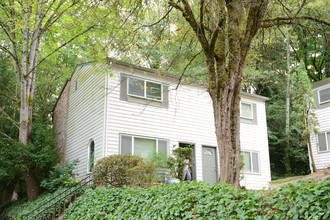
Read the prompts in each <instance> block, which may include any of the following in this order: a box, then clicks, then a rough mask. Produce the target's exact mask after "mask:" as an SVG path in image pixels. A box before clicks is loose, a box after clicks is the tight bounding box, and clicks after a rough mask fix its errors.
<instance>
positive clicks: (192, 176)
mask: <svg viewBox="0 0 330 220" xmlns="http://www.w3.org/2000/svg"><path fill="white" fill-rule="evenodd" d="M179 147H183V148H185V147H188V148H192V149H193V152H192V156H191V157H192V160H191V178H192V179H191V180H196V162H195V161H196V160H195V144H192V143H181V142H179Z"/></svg>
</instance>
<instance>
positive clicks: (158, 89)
mask: <svg viewBox="0 0 330 220" xmlns="http://www.w3.org/2000/svg"><path fill="white" fill-rule="evenodd" d="M178 80H179V77H178V76H175V75H171V74H168V73H164V72H160V71H157V70H152V69H149V68H144V67H139V66H135V65H132V64H128V63H124V62H120V61H112V62H111V64H109V65H108V66H106V65H104V64H97V63H85V64H80V65H77V67H76V69H75V71H74V73H73V74H72V77H71V79H70V80H68V81H67V83H66V85H65V86H64V88H63V91H62V93H61V95H60V97H59V99H58V102H57V104H56V106H55V107H54V130H55V135H56V139H57V146H58V148H59V150H60V151H62V152H63V153H64V156H65V159H66V160H69V161H73V160H75V159H79V161H80V162H79V164H78V165H77V167H76V168H75V170H74V172H76V173H79V174H80V176H83V175H84V174H86V173H88V172H90V171H91V168H92V166H93V164H92V163H93V161H97V160H98V159H100V158H102V157H105V156H108V155H111V154H134V155H140V156H142V157H148V155H150V154H151V153H153V152H165V153H167V154H171V152H172V150H173V149H174V148H175V147H178V146H181V147H192V148H193V150H194V153H193V168H192V176H193V179H195V180H197V181H207V182H210V183H216V182H217V180H218V177H219V175H220V173H219V158H218V147H217V141H216V135H215V128H214V116H213V107H212V101H211V98H210V96H209V94H208V92H207V85H205V84H204V83H202V82H196V81H193V80H191V79H187V78H183V79H182V80H181V82H180V86H178V88H176V87H177V85H178ZM241 96H242V99H241V132H240V134H241V137H240V138H241V148H242V154H243V155H244V164H245V167H244V175H243V176H244V178H243V179H242V181H241V185H243V186H245V187H246V188H248V189H262V188H268V185H269V182H270V180H271V176H270V163H269V152H268V138H267V126H266V112H265V101H266V100H267V98H265V97H262V96H258V95H254V94H249V93H244V92H242V94H241Z"/></svg>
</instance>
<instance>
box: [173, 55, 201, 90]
mask: <svg viewBox="0 0 330 220" xmlns="http://www.w3.org/2000/svg"><path fill="white" fill-rule="evenodd" d="M202 52H203V51H202V50H201V51H199V52H198V53H196V54H195V55H194V56H193V57H192V58H191V60H190V61H189V63H188V64H187V65H186V66H185V68H184V69H183V71H182V74H181V76H180V78H179V80H178V84H177V85H176V87H175V90H177V89H178V88H179V85H180V83H181V80H182V77H183V75H184V74H185V72H186V70H187V68H188V67H189V66H190V64H191V63H192V62H193V61H194V59H195V58H196V57H197V56H198V55H199V54H201V53H202Z"/></svg>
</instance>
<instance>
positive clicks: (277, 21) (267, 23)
mask: <svg viewBox="0 0 330 220" xmlns="http://www.w3.org/2000/svg"><path fill="white" fill-rule="evenodd" d="M294 20H310V21H314V22H316V23H319V24H323V25H326V26H330V23H329V22H327V21H325V20H322V19H319V18H315V17H311V16H295V17H290V18H287V17H277V18H270V19H265V20H263V21H262V23H263V24H262V26H261V27H263V28H265V27H266V28H267V27H273V26H276V25H281V24H290V23H285V22H289V21H294Z"/></svg>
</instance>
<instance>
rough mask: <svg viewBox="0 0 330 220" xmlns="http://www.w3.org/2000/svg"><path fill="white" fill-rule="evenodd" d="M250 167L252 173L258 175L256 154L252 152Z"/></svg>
mask: <svg viewBox="0 0 330 220" xmlns="http://www.w3.org/2000/svg"><path fill="white" fill-rule="evenodd" d="M252 167H253V172H254V173H259V160H258V153H255V152H252Z"/></svg>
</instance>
